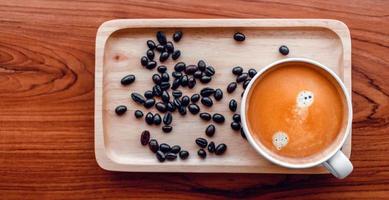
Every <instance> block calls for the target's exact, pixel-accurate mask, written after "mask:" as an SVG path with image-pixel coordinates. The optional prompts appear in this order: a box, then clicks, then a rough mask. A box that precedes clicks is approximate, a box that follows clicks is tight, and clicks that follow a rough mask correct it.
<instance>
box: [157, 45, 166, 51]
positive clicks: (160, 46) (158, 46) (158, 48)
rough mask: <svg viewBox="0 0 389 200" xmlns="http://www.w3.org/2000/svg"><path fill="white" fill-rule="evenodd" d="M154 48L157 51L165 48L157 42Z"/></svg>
mask: <svg viewBox="0 0 389 200" xmlns="http://www.w3.org/2000/svg"><path fill="white" fill-rule="evenodd" d="M155 49H156V50H157V51H158V52H164V51H165V50H166V48H165V46H163V45H161V44H158V45H157V46H156V47H155Z"/></svg>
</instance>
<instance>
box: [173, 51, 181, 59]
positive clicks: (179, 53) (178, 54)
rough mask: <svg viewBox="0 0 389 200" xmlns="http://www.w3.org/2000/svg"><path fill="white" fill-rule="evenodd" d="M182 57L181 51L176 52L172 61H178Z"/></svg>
mask: <svg viewBox="0 0 389 200" xmlns="http://www.w3.org/2000/svg"><path fill="white" fill-rule="evenodd" d="M180 56H181V51H180V50H175V51H174V52H173V53H172V59H173V60H177V59H178V58H179V57H180Z"/></svg>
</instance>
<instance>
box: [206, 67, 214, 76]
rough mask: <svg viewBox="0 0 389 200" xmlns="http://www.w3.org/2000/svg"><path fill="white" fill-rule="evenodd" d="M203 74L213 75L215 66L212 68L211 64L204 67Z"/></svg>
mask: <svg viewBox="0 0 389 200" xmlns="http://www.w3.org/2000/svg"><path fill="white" fill-rule="evenodd" d="M204 73H205V75H207V76H213V75H214V74H215V68H213V67H212V66H208V67H207V68H206V69H205V72H204Z"/></svg>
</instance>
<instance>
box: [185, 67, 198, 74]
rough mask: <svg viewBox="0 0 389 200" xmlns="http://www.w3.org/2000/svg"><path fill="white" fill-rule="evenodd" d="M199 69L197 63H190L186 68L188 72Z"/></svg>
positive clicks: (191, 72)
mask: <svg viewBox="0 0 389 200" xmlns="http://www.w3.org/2000/svg"><path fill="white" fill-rule="evenodd" d="M197 70H198V67H197V65H188V66H186V68H185V73H186V74H194V73H195V72H196V71H197Z"/></svg>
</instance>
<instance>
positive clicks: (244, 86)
mask: <svg viewBox="0 0 389 200" xmlns="http://www.w3.org/2000/svg"><path fill="white" fill-rule="evenodd" d="M250 81H251V79H247V80H245V81H244V82H243V89H246V88H247V86H248V85H249V83H250Z"/></svg>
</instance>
